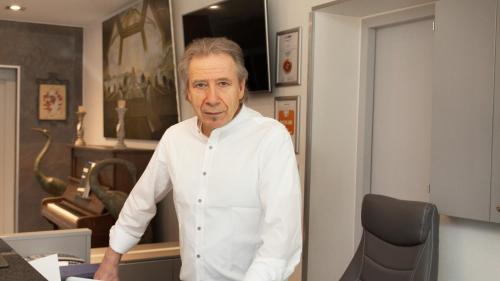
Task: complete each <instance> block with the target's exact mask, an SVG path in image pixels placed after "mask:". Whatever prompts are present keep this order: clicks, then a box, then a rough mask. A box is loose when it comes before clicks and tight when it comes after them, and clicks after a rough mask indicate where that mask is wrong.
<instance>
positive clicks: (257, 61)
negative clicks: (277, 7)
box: [182, 0, 271, 92]
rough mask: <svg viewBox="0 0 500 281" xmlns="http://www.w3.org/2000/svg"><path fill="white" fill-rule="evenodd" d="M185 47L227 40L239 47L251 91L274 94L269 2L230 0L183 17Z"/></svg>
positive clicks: (262, 0)
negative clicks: (197, 41)
mask: <svg viewBox="0 0 500 281" xmlns="http://www.w3.org/2000/svg"><path fill="white" fill-rule="evenodd" d="M182 22H183V26H184V44H185V46H187V45H188V44H189V43H190V42H191V41H193V40H194V39H197V38H202V37H227V38H229V39H231V40H233V41H235V42H236V43H238V44H239V45H240V47H241V48H242V49H243V54H244V56H245V66H246V68H247V70H248V82H247V88H248V90H249V91H250V92H271V82H270V81H271V79H270V70H269V47H268V46H269V45H268V35H267V3H266V0H228V1H223V2H220V3H217V4H213V5H210V6H208V7H205V8H202V9H200V10H197V11H194V12H191V13H188V14H185V15H184V16H183V17H182Z"/></svg>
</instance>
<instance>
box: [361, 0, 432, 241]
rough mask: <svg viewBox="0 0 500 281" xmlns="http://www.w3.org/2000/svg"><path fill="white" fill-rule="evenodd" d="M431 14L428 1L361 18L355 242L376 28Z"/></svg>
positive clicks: (366, 158) (368, 152) (364, 187)
mask: <svg viewBox="0 0 500 281" xmlns="http://www.w3.org/2000/svg"><path fill="white" fill-rule="evenodd" d="M434 15H435V4H434V3H430V4H424V5H420V6H415V7H409V8H406V9H402V10H398V11H391V12H389V13H386V14H381V15H377V16H373V17H368V18H364V19H362V21H361V57H360V82H359V110H358V141H357V161H356V162H357V164H356V208H355V212H356V217H355V220H356V221H355V231H354V233H355V235H356V237H355V241H359V240H360V239H361V234H362V226H361V205H362V201H363V197H364V195H365V194H368V193H370V192H371V181H372V179H371V175H372V144H373V114H374V110H373V109H374V102H373V101H374V81H375V45H376V44H375V43H376V29H377V28H380V27H385V26H391V25H398V24H403V23H408V22H415V21H420V20H426V19H433V18H434Z"/></svg>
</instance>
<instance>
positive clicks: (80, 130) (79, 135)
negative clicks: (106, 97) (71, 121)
mask: <svg viewBox="0 0 500 281" xmlns="http://www.w3.org/2000/svg"><path fill="white" fill-rule="evenodd" d="M85 114H87V112H85V111H80V110H79V111H77V112H76V116H77V117H78V123H77V124H76V140H75V146H85V145H86V144H85V140H84V139H83V135H84V133H85V130H84V129H85V128H84V127H83V118H84V117H85Z"/></svg>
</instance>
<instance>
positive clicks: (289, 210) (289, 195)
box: [244, 124, 302, 281]
mask: <svg viewBox="0 0 500 281" xmlns="http://www.w3.org/2000/svg"><path fill="white" fill-rule="evenodd" d="M262 148H263V150H262V151H261V153H259V155H260V156H259V157H261V159H260V161H261V162H260V167H261V168H260V169H259V174H260V176H259V196H260V200H261V203H262V208H263V213H264V217H263V223H262V231H261V234H260V236H261V240H262V242H263V243H262V245H261V246H260V248H259V249H258V251H257V253H256V256H255V258H254V260H253V262H252V264H251V265H250V268H249V269H248V271H247V273H246V276H245V279H244V281H282V280H285V279H286V278H288V277H289V276H290V275H291V274H292V273H293V270H294V268H295V266H296V265H297V264H298V263H299V261H300V256H301V253H302V229H301V205H302V200H301V192H300V179H299V174H298V170H297V163H296V160H295V152H294V148H293V145H292V141H291V138H290V134H289V133H288V131H286V129H285V128H284V127H283V126H281V124H280V126H276V127H274V128H273V130H272V132H271V133H270V136H269V138H266V139H265V140H264V142H263V146H262Z"/></svg>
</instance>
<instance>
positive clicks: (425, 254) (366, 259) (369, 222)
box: [340, 194, 439, 281]
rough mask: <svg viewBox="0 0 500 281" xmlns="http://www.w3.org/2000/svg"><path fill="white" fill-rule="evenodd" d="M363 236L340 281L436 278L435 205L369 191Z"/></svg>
mask: <svg viewBox="0 0 500 281" xmlns="http://www.w3.org/2000/svg"><path fill="white" fill-rule="evenodd" d="M361 223H362V225H363V236H362V237H361V242H360V244H359V246H358V249H357V251H356V253H355V254H354V257H353V258H352V260H351V263H350V264H349V266H348V267H347V270H346V271H345V273H344V275H343V276H342V277H341V278H340V281H436V280H437V275H438V250H439V215H438V212H437V208H436V206H435V205H434V204H430V203H425V202H416V201H406V200H398V199H394V198H390V197H387V196H382V195H375V194H368V195H365V197H364V199H363V206H362V209H361Z"/></svg>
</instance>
